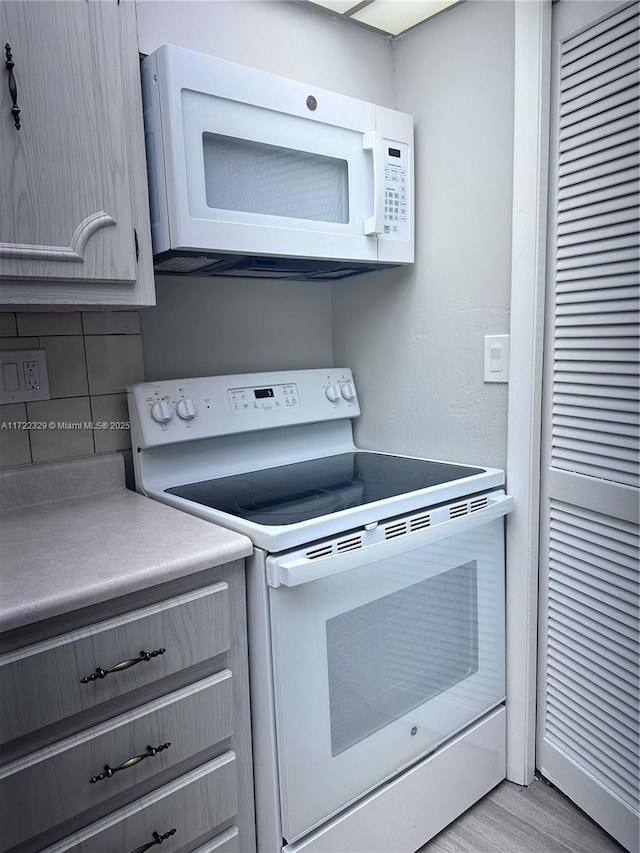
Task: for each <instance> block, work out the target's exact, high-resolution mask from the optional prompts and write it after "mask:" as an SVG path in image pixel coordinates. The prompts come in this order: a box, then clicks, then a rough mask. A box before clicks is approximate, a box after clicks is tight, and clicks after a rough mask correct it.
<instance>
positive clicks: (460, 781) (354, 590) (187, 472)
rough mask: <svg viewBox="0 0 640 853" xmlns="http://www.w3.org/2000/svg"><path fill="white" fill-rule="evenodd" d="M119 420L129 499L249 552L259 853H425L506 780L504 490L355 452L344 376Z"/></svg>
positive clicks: (246, 378) (247, 378) (242, 388)
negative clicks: (226, 532)
mask: <svg viewBox="0 0 640 853" xmlns="http://www.w3.org/2000/svg"><path fill="white" fill-rule="evenodd" d="M129 409H130V417H131V429H132V441H133V446H134V463H135V471H136V481H137V487H138V489H139V491H141V492H143V493H144V494H147V495H148V496H149V497H151V498H155V499H156V500H160V501H163V502H164V503H167V504H170V505H171V506H174V507H176V508H178V509H181V510H183V511H185V512H189V513H192V514H194V515H197V516H199V517H201V518H204V519H208V520H211V521H213V522H215V523H217V524H220V525H222V526H224V527H227V528H230V529H232V530H236V531H238V532H240V533H244V534H245V535H247V536H248V537H249V538H250V539H251V540H252V542H253V545H254V553H253V556H252V557H251V558H250V559H249V561H248V567H247V587H248V624H249V652H250V677H251V695H252V719H253V749H254V760H255V785H256V811H257V820H256V822H257V837H258V847H259V850H260V851H261V853H276V851H280V850H283V851H286V853H296V851H306V853H361V851H362V853H365V851H366V853H376V851H379V853H411V851H413V850H416V849H418V847H420V846H421V845H422V844H424V843H425V842H426V841H427V840H428V839H429V838H430V837H432V836H433V835H434V834H435V833H436V832H438V831H440V829H442V828H443V827H444V826H445V825H446V824H447V823H449V822H450V821H451V820H453V819H454V818H455V817H457V816H458V815H459V814H460V813H461V812H462V811H464V810H465V809H466V808H467V807H468V806H470V805H471V804H472V803H473V802H475V801H476V800H477V799H478V798H479V797H481V796H482V795H483V794H484V793H486V792H487V791H488V790H490V788H492V787H493V786H494V785H496V784H498V782H500V781H501V780H502V779H503V778H504V776H505V754H504V749H505V746H504V745H505V736H504V715H505V711H504V516H505V515H506V514H507V513H508V512H509V511H510V510H511V508H512V499H511V498H510V497H509V496H507V495H505V493H504V490H503V488H502V487H503V485H504V473H503V472H502V471H500V470H498V469H491V468H482V467H479V466H475V465H474V466H472V465H460V464H454V463H449V462H441V461H433V460H428V459H422V458H413V457H407V456H401V455H395V454H389V453H378V452H375V451H371V450H363V449H360V448H357V447H356V446H355V444H354V441H353V433H352V419H353V418H355V417H357V416H358V415H359V414H360V407H359V402H358V394H357V390H356V387H355V384H354V380H353V376H352V374H351V371H350V370H348V369H336V368H330V369H318V370H302V371H281V372H277V373H256V374H245V375H234V376H213V377H200V378H194V379H184V380H167V381H162V382H149V383H141V384H139V385H136V386H134V387H133V388H131V389H130V390H129ZM243 853H245V851H243Z"/></svg>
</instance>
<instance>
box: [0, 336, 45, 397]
mask: <svg viewBox="0 0 640 853" xmlns="http://www.w3.org/2000/svg"><path fill="white" fill-rule="evenodd" d="M50 398H51V397H50V394H49V375H48V373H47V356H46V353H45V351H44V350H43V349H23V350H3V351H2V352H0V403H25V402H26V403H28V402H30V401H31V400H49V399H50Z"/></svg>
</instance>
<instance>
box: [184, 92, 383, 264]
mask: <svg viewBox="0 0 640 853" xmlns="http://www.w3.org/2000/svg"><path fill="white" fill-rule="evenodd" d="M181 98H182V113H183V124H184V133H183V134H182V144H183V148H182V152H180V146H176V157H177V160H176V164H175V168H176V169H183V170H185V169H186V178H187V180H186V184H184V193H183V196H182V197H181V198H176V199H175V203H176V208H177V209H176V217H175V222H176V226H177V227H178V228H180V227H183V228H184V234H183V239H184V247H185V248H192V249H194V248H195V249H197V248H201V249H211V248H214V249H216V248H218V249H224V250H225V251H227V252H238V253H243V252H247V253H250V254H251V253H252V254H256V253H264V254H266V255H285V256H301V257H302V256H307V257H323V258H335V259H345V260H362V261H371V260H376V259H377V257H378V252H377V234H378V233H379V232H380V231H381V230H382V229H383V228H384V224H383V221H382V216H383V211H382V207H383V205H384V195H383V193H384V187H383V180H381V179H380V178H378V180H377V181H376V180H375V179H374V174H375V173H374V167H375V166H378V168H380V163H381V150H382V147H383V141H382V139H381V137H380V136H379V135H378V134H375V133H373V132H371V130H366V131H360V130H355V129H353V128H349V127H341V126H336V125H335V124H328V123H323V122H319V121H314V120H312V119H309V118H306V117H302V116H298V115H292V114H290V113H284V112H279V111H277V110H273V109H267V108H265V107H258V106H254V105H252V104H247V103H240V102H237V101H233V100H229V99H225V98H218V97H216V96H214V95H209V94H204V93H201V92H194V91H190V90H183V91H182V93H181ZM364 106H366V107H368V108H370V110H369V111H370V112H371V116H368V117H367V116H365V117H363V118H364V122H363V124H364V126H365V127H369V128H372V127H374V126H375V110H374V108H373V107H371V105H368V104H366V105H364ZM212 117H215V122H213V121H212ZM214 125H215V126H214ZM178 244H179V241H178ZM196 244H197V245H196Z"/></svg>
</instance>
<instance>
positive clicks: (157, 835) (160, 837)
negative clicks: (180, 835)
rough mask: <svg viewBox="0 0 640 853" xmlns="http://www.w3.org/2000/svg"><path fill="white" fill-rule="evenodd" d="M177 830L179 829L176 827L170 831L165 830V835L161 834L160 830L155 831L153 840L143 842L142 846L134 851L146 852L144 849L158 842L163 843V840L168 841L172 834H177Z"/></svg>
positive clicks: (137, 852) (134, 852) (133, 852)
mask: <svg viewBox="0 0 640 853" xmlns="http://www.w3.org/2000/svg"><path fill="white" fill-rule="evenodd" d="M177 831H178V830H177V829H175V828H174V829H170V830H169V832H165V833H163V835H160V833H159V832H154V833H153V841H150V842H149V843H148V844H143V845H142V847H136V849H135V850H133V851H132V853H144V851H145V850H148V849H149V848H150V847H155V845H156V844H162V842H163V841H166V840H167V838H171V836H172V835H175V834H176V832H177Z"/></svg>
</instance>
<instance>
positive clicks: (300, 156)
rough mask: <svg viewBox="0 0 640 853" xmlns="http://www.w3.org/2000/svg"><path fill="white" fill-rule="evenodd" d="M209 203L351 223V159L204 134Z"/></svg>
mask: <svg viewBox="0 0 640 853" xmlns="http://www.w3.org/2000/svg"><path fill="white" fill-rule="evenodd" d="M202 145H203V154H204V172H205V190H206V199H207V205H208V206H209V207H211V208H217V209H220V210H242V211H245V212H247V213H262V214H266V215H269V216H285V217H289V218H293V219H311V220H315V221H318V222H348V221H349V195H348V179H349V169H348V164H347V161H346V160H340V159H338V158H337V157H327V156H325V155H322V154H314V153H313V152H308V151H297V150H295V149H292V148H282V147H280V146H278V145H267V144H265V143H263V142H253V141H251V140H248V139H233V138H231V137H229V136H222V135H220V134H218V133H203V134H202Z"/></svg>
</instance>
